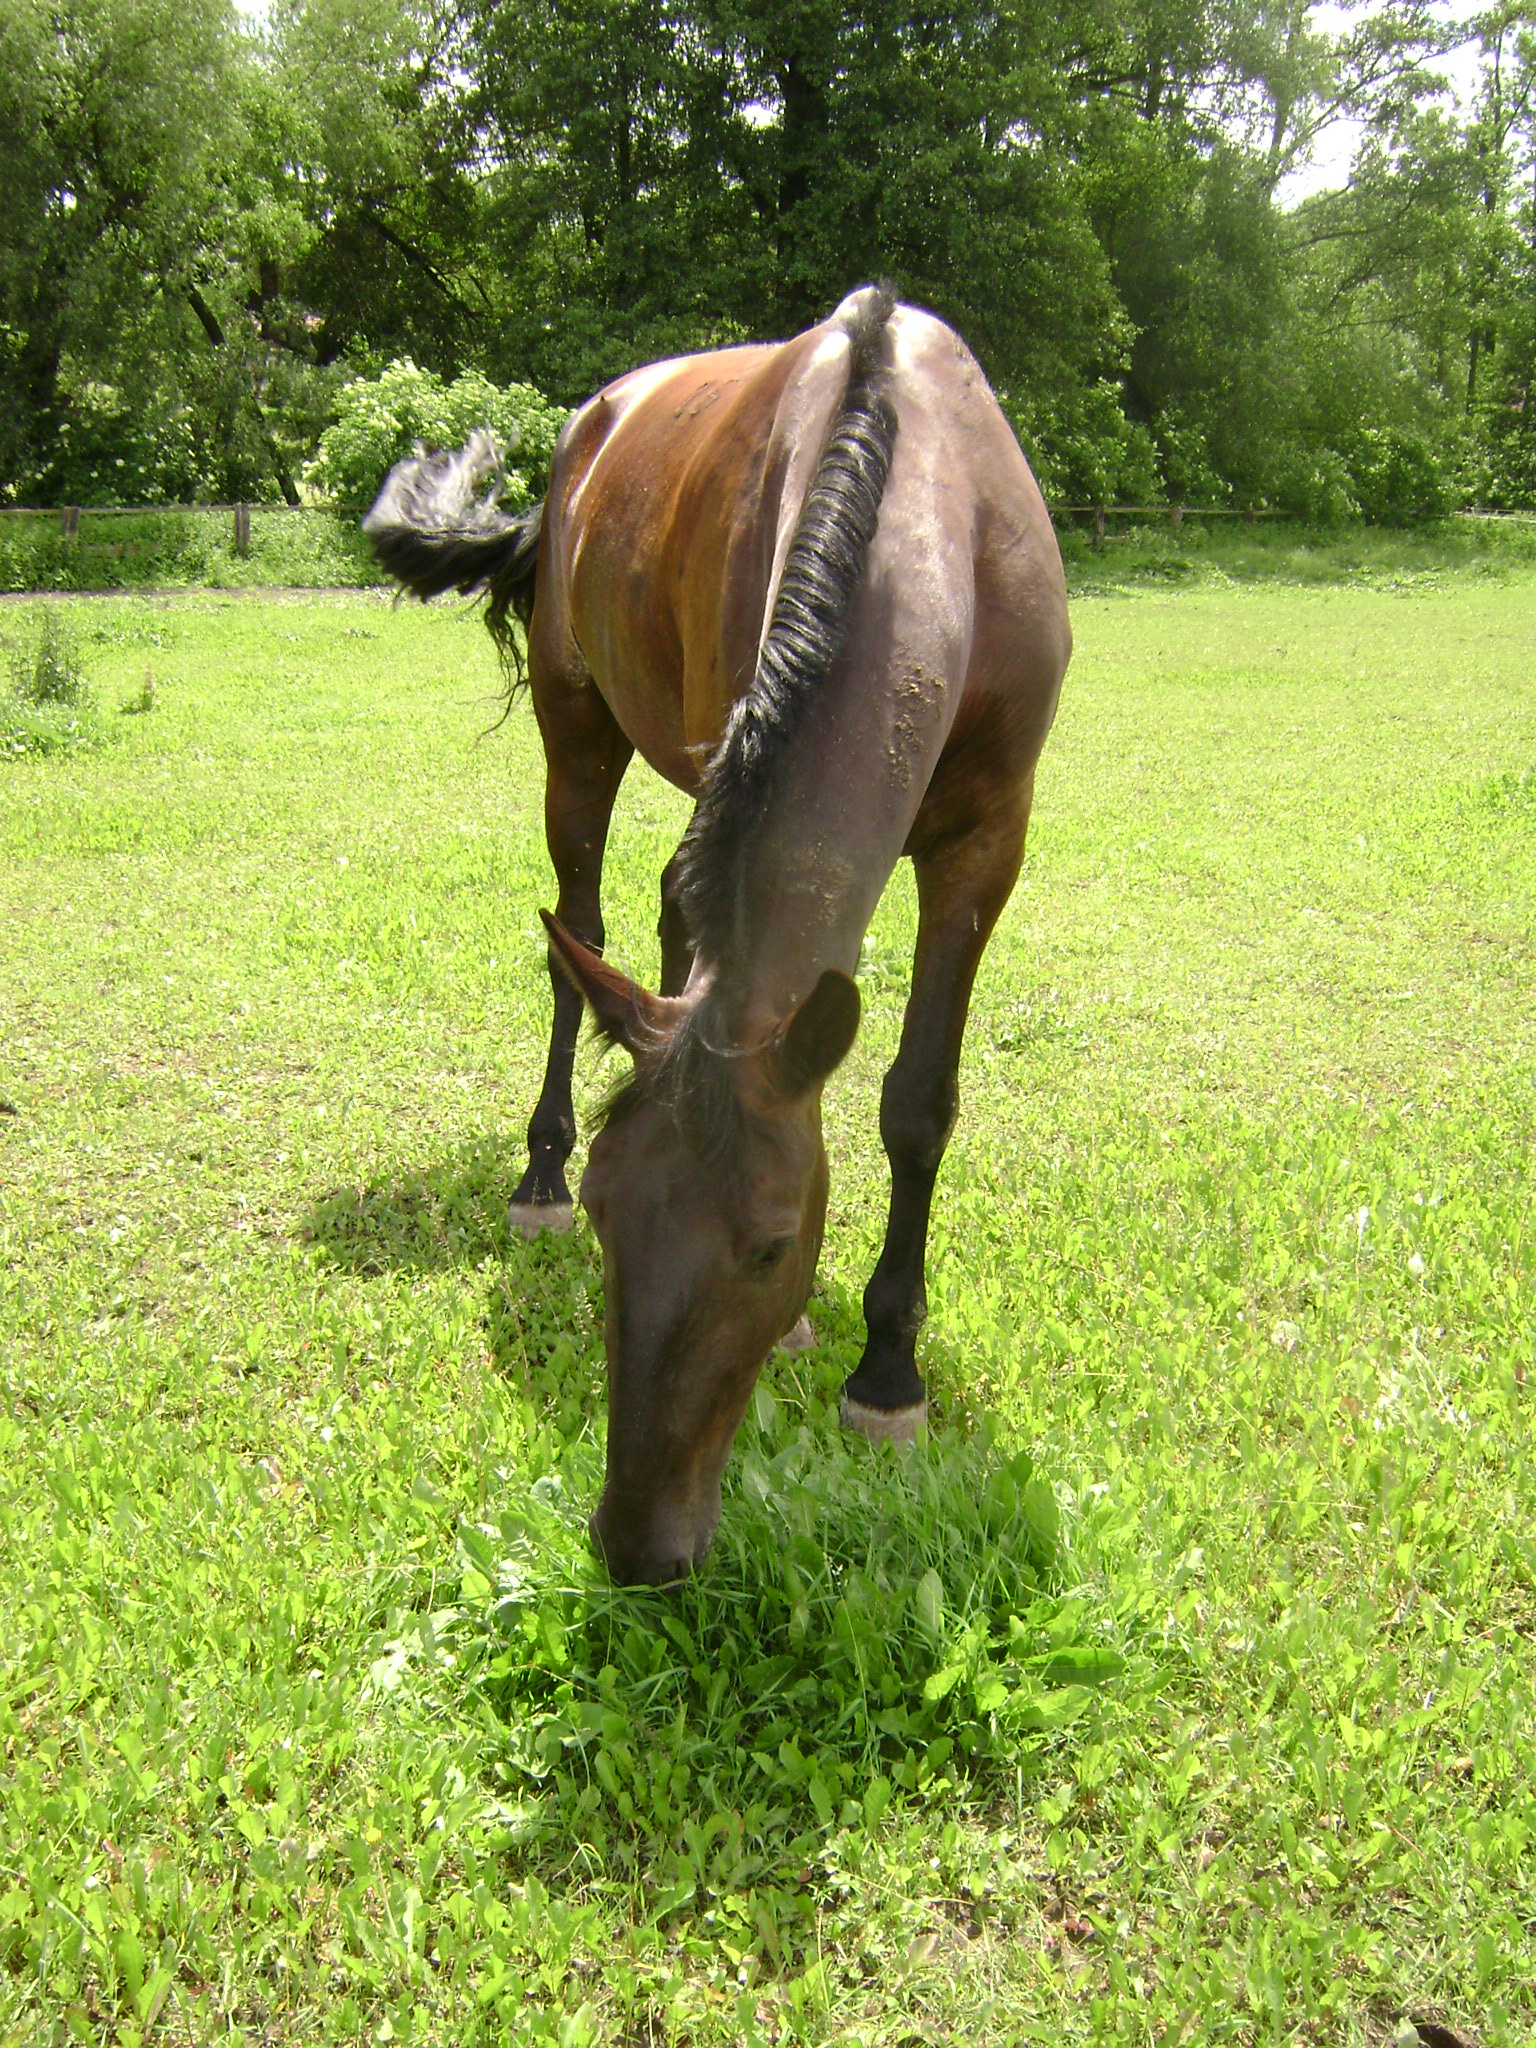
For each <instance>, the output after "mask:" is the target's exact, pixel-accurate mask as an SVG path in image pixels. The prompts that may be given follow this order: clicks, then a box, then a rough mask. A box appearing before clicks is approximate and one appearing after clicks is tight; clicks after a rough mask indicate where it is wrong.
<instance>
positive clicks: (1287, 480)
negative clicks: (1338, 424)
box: [1274, 448, 1360, 527]
mask: <svg viewBox="0 0 1536 2048" xmlns="http://www.w3.org/2000/svg"><path fill="white" fill-rule="evenodd" d="M1274 495H1275V499H1276V502H1277V503H1278V505H1279V506H1280V508H1281V509H1282V510H1283V511H1286V512H1294V513H1296V514H1297V516H1298V517H1299V518H1302V519H1305V520H1306V522H1307V524H1308V525H1309V526H1324V527H1328V526H1342V525H1343V524H1344V523H1345V521H1346V520H1349V519H1355V518H1358V517H1359V513H1360V507H1359V505H1358V504H1357V502H1356V500H1355V493H1354V479H1353V477H1352V476H1351V474H1350V470H1349V465H1348V464H1347V463H1346V462H1345V460H1344V458H1343V456H1342V455H1340V454H1338V453H1337V451H1336V450H1334V449H1332V448H1293V449H1290V450H1289V451H1288V452H1287V453H1286V454H1284V455H1283V456H1282V457H1281V460H1280V462H1279V464H1278V465H1277V468H1276V471H1275V480H1274Z"/></svg>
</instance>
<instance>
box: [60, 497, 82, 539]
mask: <svg viewBox="0 0 1536 2048" xmlns="http://www.w3.org/2000/svg"><path fill="white" fill-rule="evenodd" d="M59 534H60V537H61V538H62V539H64V540H78V539H79V538H80V507H79V506H78V505H66V506H65V507H64V508H63V510H62V511H61V512H60V514H59Z"/></svg>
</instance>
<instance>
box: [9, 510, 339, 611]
mask: <svg viewBox="0 0 1536 2048" xmlns="http://www.w3.org/2000/svg"><path fill="white" fill-rule="evenodd" d="M378 581H379V572H378V570H377V568H376V566H375V564H374V561H373V554H372V550H371V549H370V548H369V546H368V543H367V542H366V540H364V538H363V535H362V533H361V531H360V529H359V526H358V521H357V518H356V515H355V514H352V513H336V512H332V511H330V510H328V509H326V508H324V507H319V506H314V507H305V509H304V510H302V511H289V510H287V509H286V508H285V507H281V506H271V507H267V506H261V505H258V506H256V507H255V508H254V509H253V511H252V514H251V550H250V553H249V555H245V556H241V555H237V554H236V553H235V544H234V523H233V515H232V514H231V513H229V512H227V511H224V512H187V511H183V510H181V509H179V508H178V509H175V510H166V511H163V512H156V511H153V510H151V511H145V512H132V513H115V512H114V513H94V514H93V513H92V512H91V511H90V510H89V509H87V510H86V511H85V512H84V513H83V514H82V516H81V520H80V531H79V533H78V534H77V535H76V536H75V537H74V538H73V539H70V540H66V539H65V538H64V537H63V536H62V534H61V532H60V530H59V521H58V518H57V516H56V515H46V516H42V517H39V518H36V519H26V518H22V517H20V516H17V515H14V514H13V515H10V516H8V517H6V518H4V519H0V590H120V589H133V588H134V587H135V586H138V585H145V584H150V585H157V586H166V585H170V586H175V585H178V584H181V585H185V584H211V585H214V586H215V587H222V588H229V587H238V586H240V585H242V584H277V585H287V586H288V587H290V588H295V589H313V588H325V587H328V586H338V585H339V586H343V587H347V586H351V587H356V586H359V585H366V584H374V583H377V582H378Z"/></svg>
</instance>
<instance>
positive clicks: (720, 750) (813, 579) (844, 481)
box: [603, 285, 896, 1167]
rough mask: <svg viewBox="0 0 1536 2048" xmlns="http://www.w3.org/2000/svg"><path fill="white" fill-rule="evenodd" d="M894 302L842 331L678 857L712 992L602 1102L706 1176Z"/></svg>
mask: <svg viewBox="0 0 1536 2048" xmlns="http://www.w3.org/2000/svg"><path fill="white" fill-rule="evenodd" d="M895 307H896V299H895V294H894V293H893V292H891V291H889V290H888V289H886V287H884V286H883V285H882V286H880V287H878V288H877V289H875V290H873V291H871V292H869V293H867V294H866V295H865V297H864V299H863V302H862V303H861V305H860V306H859V309H858V311H857V313H856V314H855V315H854V317H853V319H852V321H851V322H850V323H849V326H848V330H847V331H848V339H849V356H848V382H847V385H846V387H845V389H844V392H843V400H842V404H841V405H840V406H839V408H838V410H837V413H836V415H835V417H834V419H833V421H832V425H831V427H830V429H829V430H828V434H827V439H826V443H825V445H824V447H823V449H822V452H821V459H820V460H819V462H818V463H817V465H816V473H815V475H814V476H813V478H812V479H811V486H810V489H809V490H808V491H807V492H806V494H805V502H804V504H803V505H802V506H801V508H800V517H799V520H798V521H797V523H796V526H795V533H794V538H793V539H792V540H791V542H790V545H789V553H788V555H787V556H786V558H785V562H784V573H783V575H782V577H781V578H780V579H779V590H778V596H777V597H776V598H775V600H774V606H773V616H772V619H771V621H770V623H769V627H768V632H767V635H766V637H765V639H764V641H763V646H762V652H761V653H760V654H759V656H758V662H757V672H756V674H755V675H754V676H753V679H752V685H751V688H750V689H749V690H748V691H747V692H746V694H745V695H744V696H743V697H742V698H741V699H740V700H739V701H738V702H737V704H736V707H735V709H734V710H733V711H732V713H731V716H730V718H729V720H728V721H727V724H726V728H725V733H724V735H723V737H722V738H721V741H720V744H719V746H718V747H716V749H715V751H714V754H713V755H712V756H711V758H710V762H709V766H708V768H706V770H705V771H704V783H703V788H702V791H701V792H700V796H699V801H698V804H697V807H696V808H695V810H694V814H693V821H692V823H691V824H690V825H689V827H688V832H687V835H686V837H685V838H684V840H683V843H682V846H681V847H680V849H679V863H680V868H681V875H680V889H679V895H680V899H681V902H682V907H683V915H684V916H685V918H686V919H687V921H688V927H689V934H690V936H691V937H692V939H693V942H694V945H695V946H696V947H697V948H698V950H699V952H700V953H701V954H702V956H703V957H704V959H705V960H707V961H709V962H710V963H711V964H712V965H713V966H715V968H716V969H717V974H716V978H715V983H714V987H713V988H712V989H711V990H710V991H708V992H707V993H706V994H705V995H704V997H703V998H702V1000H701V1001H700V1002H699V1003H698V1005H697V1006H696V1008H695V1009H694V1010H693V1011H692V1012H691V1013H690V1014H689V1015H688V1016H687V1017H685V1018H684V1019H683V1021H682V1023H681V1024H679V1025H678V1027H677V1028H676V1030H675V1031H673V1032H672V1033H671V1035H670V1036H669V1037H668V1039H667V1040H666V1042H665V1044H664V1045H661V1046H658V1048H657V1050H656V1053H655V1055H654V1056H653V1057H650V1058H647V1057H644V1056H642V1057H641V1058H640V1059H639V1060H638V1061H637V1063H636V1071H635V1075H634V1078H633V1079H632V1080H631V1081H629V1082H628V1083H626V1084H625V1085H624V1086H623V1087H621V1088H620V1089H619V1090H618V1091H617V1092H616V1093H615V1094H614V1095H613V1096H612V1098H611V1099H610V1100H609V1103H608V1105H607V1109H606V1112H605V1115H604V1119H603V1120H604V1122H605V1123H616V1122H618V1121H620V1120H622V1119H623V1118H624V1117H625V1116H627V1115H629V1114H630V1113H631V1112H632V1111H633V1110H634V1109H636V1108H638V1107H639V1105H640V1104H641V1103H642V1102H645V1101H654V1100H656V1099H658V1098H660V1099H662V1100H664V1101H665V1102H666V1103H667V1104H668V1106H669V1107H670V1108H671V1110H672V1112H673V1114H674V1115H675V1116H676V1117H677V1119H678V1122H679V1123H680V1124H681V1125H682V1127H683V1129H684V1130H685V1131H686V1132H687V1134H688V1136H689V1138H690V1140H691V1142H692V1143H693V1145H694V1147H695V1150H696V1151H698V1152H699V1154H700V1155H701V1156H702V1157H703V1158H704V1159H706V1160H708V1161H710V1162H713V1163H715V1164H717V1165H719V1166H722V1167H724V1166H726V1165H727V1164H728V1162H729V1161H730V1160H731V1159H732V1158H733V1157H735V1156H737V1155H738V1154H739V1151H740V1146H739V1143H738V1142H737V1140H738V1139H739V1136H740V1131H741V1124H742V1110H741V1105H740V1101H739V1099H738V1097H737V1094H736V1090H735V1088H734V1086H733V1085H732V1082H731V1076H730V1065H731V1062H730V1058H729V1056H728V1055H726V1054H723V1053H722V1052H720V1051H719V1050H717V1047H720V1046H723V1045H725V1044H726V1043H728V1041H729V1035H730V1022H731V1019H730V1015H729V999H728V996H727V994H726V989H725V987H724V984H726V983H727V980H728V977H729V972H730V969H731V968H732V967H734V966H735V965H736V964H737V960H738V958H739V953H740V948H741V943H742V939H743V932H742V912H743V909H744V901H743V898H744V894H745V891H744V886H743V885H744V882H745V878H746V873H747V868H748V864H749V861H750V858H751V854H752V850H753V846H754V843H755V841H756V839H757V835H758V833H759V831H760V829H761V827H762V825H763V822H764V820H765V819H766V817H767V815H768V810H769V806H770V804H771V803H772V800H773V795H774V787H775V783H776V781H777V778H778V773H779V769H780V766H781V764H782V763H783V761H784V759H785V757H786V755H787V754H788V753H789V750H790V748H791V747H792V746H793V744H794V742H795V740H796V738H797V737H798V736H799V734H800V732H801V730H802V728H803V726H804V723H805V718H806V714H807V712H808V710H809V708H810V706H811V704H812V703H813V702H814V701H815V697H816V693H817V691H818V690H819V689H820V688H821V685H822V684H823V683H824V682H825V681H826V679H827V676H828V675H829V674H830V673H831V669H832V664H833V663H834V662H835V661H836V659H837V657H838V655H839V653H840V652H841V651H842V645H843V639H844V636H845V634H846V632H847V623H848V608H849V605H850V604H851V602H852V600H853V594H854V592H855V590H856V589H857V588H858V585H859V580H860V578H861V577H862V576H863V573H864V564H865V561H866V559H867V557H868V554H869V544H870V542H871V541H872V540H873V539H874V534H875V522H876V520H877V519H878V517H879V513H880V500H881V498H882V496H883V495H884V492H885V481H886V478H887V476H888V475H889V473H890V467H891V451H892V448H893V447H894V445H895V440H896V411H895V408H894V406H893V405H892V403H891V401H890V398H889V397H888V395H887V392H886V383H887V377H888V371H887V366H886V360H885V346H884V344H885V330H886V326H887V323H888V322H889V320H890V317H891V314H892V313H893V312H894V311H895Z"/></svg>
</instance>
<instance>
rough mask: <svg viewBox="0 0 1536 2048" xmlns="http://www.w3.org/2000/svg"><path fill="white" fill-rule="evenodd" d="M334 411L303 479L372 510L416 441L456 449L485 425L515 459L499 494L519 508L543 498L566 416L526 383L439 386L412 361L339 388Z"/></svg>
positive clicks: (473, 378) (476, 378)
mask: <svg viewBox="0 0 1536 2048" xmlns="http://www.w3.org/2000/svg"><path fill="white" fill-rule="evenodd" d="M336 412H337V417H336V418H335V420H334V421H333V422H332V423H331V425H330V426H328V427H327V428H326V430H325V432H324V433H323V434H322V435H321V437H320V448H319V452H318V454H317V455H316V457H315V460H314V462H313V463H312V464H311V465H310V467H309V470H308V472H307V481H308V482H309V483H310V484H311V485H312V486H314V488H316V489H317V490H320V491H322V492H324V493H325V494H326V495H327V496H329V497H330V498H332V499H333V500H335V501H336V502H337V503H340V504H344V505H370V504H372V502H373V500H374V499H375V498H376V497H377V496H378V491H379V486H380V484H382V483H383V481H384V478H385V476H386V475H387V474H388V472H389V469H390V467H391V465H392V464H394V463H396V462H399V461H400V460H401V458H402V457H403V456H406V455H409V454H410V452H411V450H412V448H413V447H414V445H415V444H416V442H418V441H421V442H424V443H425V444H426V445H427V446H428V447H429V448H460V447H462V446H463V445H464V443H465V442H466V441H467V440H468V439H469V437H470V435H471V434H472V433H474V431H475V429H476V428H477V427H489V428H490V430H491V432H492V433H493V434H494V435H495V436H496V438H497V440H498V441H499V442H500V443H501V445H502V448H503V449H504V450H505V451H506V452H507V453H508V454H509V455H510V454H513V453H515V454H516V456H517V466H516V468H509V469H508V471H507V477H506V484H505V487H504V491H503V496H504V497H505V499H506V501H507V502H508V503H509V504H511V505H525V504H527V503H529V502H530V501H531V500H532V499H533V498H535V497H538V496H539V495H540V494H541V493H542V492H543V490H544V486H545V482H546V480H547V478H548V475H549V458H550V455H551V453H552V452H553V450H554V445H555V439H556V436H557V435H558V434H559V432H560V429H561V427H562V426H564V424H565V422H566V420H567V419H568V418H569V414H568V413H567V412H566V411H565V410H563V409H562V408H561V407H560V406H557V405H551V404H550V402H549V400H548V399H547V398H545V397H544V396H543V395H542V394H541V393H540V392H538V391H535V390H534V388H533V386H532V385H531V384H506V385H500V386H498V385H495V384H492V383H491V382H490V381H489V380H488V379H487V378H485V377H482V376H481V375H480V373H479V372H478V371H477V370H469V371H466V372H465V374H464V375H463V376H462V377H456V378H455V379H454V380H453V382H452V383H451V384H445V383H444V382H443V381H442V379H441V378H440V377H437V376H434V375H433V373H432V372H431V371H430V370H421V369H418V368H417V366H416V365H415V364H414V363H412V362H394V363H391V364H390V366H389V368H388V369H387V370H384V371H383V372H381V374H380V375H379V376H377V377H359V378H357V379H356V380H355V381H354V382H352V383H350V384H345V385H343V386H342V388H341V391H340V393H339V394H338V396H337V401H336Z"/></svg>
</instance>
